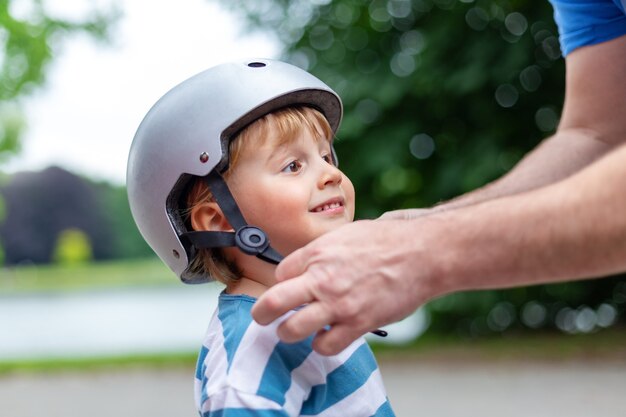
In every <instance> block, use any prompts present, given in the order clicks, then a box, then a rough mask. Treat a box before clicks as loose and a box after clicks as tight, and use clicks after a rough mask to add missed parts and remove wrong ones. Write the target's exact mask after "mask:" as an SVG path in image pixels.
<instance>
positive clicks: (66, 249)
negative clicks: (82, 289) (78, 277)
mask: <svg viewBox="0 0 626 417" xmlns="http://www.w3.org/2000/svg"><path fill="white" fill-rule="evenodd" d="M92 257H93V254H92V250H91V242H90V241H89V236H87V234H86V233H85V232H83V231H82V230H80V229H65V230H63V231H62V232H61V233H59V236H58V238H57V242H56V245H55V247H54V252H53V255H52V259H53V260H54V262H55V263H58V264H61V265H79V264H84V263H87V262H89V261H90V260H91V259H92Z"/></svg>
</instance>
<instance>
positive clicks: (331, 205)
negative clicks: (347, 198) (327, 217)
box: [315, 203, 341, 213]
mask: <svg viewBox="0 0 626 417" xmlns="http://www.w3.org/2000/svg"><path fill="white" fill-rule="evenodd" d="M337 207H341V204H340V203H331V204H324V205H323V206H320V207H316V208H315V212H316V213H319V212H321V211H326V210H331V209H334V208H337Z"/></svg>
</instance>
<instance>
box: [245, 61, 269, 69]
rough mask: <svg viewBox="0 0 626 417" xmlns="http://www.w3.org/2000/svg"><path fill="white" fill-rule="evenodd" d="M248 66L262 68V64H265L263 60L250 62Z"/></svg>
mask: <svg viewBox="0 0 626 417" xmlns="http://www.w3.org/2000/svg"><path fill="white" fill-rule="evenodd" d="M248 66H249V67H250V68H263V67H264V66H266V64H265V63H263V62H250V63H249V64H248Z"/></svg>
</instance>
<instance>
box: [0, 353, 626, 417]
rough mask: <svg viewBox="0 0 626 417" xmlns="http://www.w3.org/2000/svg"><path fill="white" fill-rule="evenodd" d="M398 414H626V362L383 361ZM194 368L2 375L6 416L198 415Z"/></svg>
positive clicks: (1, 405) (0, 393) (0, 398)
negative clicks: (192, 376) (193, 377)
mask: <svg viewBox="0 0 626 417" xmlns="http://www.w3.org/2000/svg"><path fill="white" fill-rule="evenodd" d="M381 370H382V373H383V377H384V379H385V384H386V386H387V391H388V394H389V398H390V400H391V402H392V405H393V406H394V409H395V410H396V413H397V415H398V417H413V416H418V417H419V416H424V417H456V416H459V417H473V416H476V417H496V416H497V417H503V416H506V417H529V416H532V417H544V416H545V417H548V416H550V417H553V416H559V417H560V416H564V417H605V416H606V417H609V416H611V417H613V416H626V362H624V361H608V362H607V361H597V360H594V361H587V362H586V361H576V362H574V361H570V362H558V363H554V362H538V361H517V362H496V363H485V362H479V363H476V362H469V363H467V362H464V361H462V360H459V359H456V360H453V361H447V362H446V361H437V362H428V363H421V362H419V361H416V360H412V361H409V362H406V361H399V360H398V361H391V360H388V359H386V360H383V361H382V362H381ZM192 372H193V371H192V370H191V369H181V368H173V369H172V368H166V369H161V370H159V369H156V370H153V369H123V370H116V369H112V370H99V371H95V372H63V373H52V374H23V375H5V376H2V377H0V415H1V416H6V417H34V416H38V415H44V416H46V417H78V416H81V417H82V416H90V417H105V416H106V417H110V416H115V417H125V416H128V417H144V416H145V417H166V416H167V417H173V416H176V417H178V416H180V417H185V416H196V414H195V412H194V409H193V400H192V383H191V375H192Z"/></svg>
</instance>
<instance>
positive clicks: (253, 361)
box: [127, 60, 393, 416]
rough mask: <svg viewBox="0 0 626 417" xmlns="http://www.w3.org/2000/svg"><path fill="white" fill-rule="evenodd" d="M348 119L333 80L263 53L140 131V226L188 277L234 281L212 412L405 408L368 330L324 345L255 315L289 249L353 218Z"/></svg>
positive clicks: (136, 159)
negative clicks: (342, 161) (339, 157)
mask: <svg viewBox="0 0 626 417" xmlns="http://www.w3.org/2000/svg"><path fill="white" fill-rule="evenodd" d="M340 118H341V103H340V101H339V99H338V97H337V96H336V94H335V93H334V92H332V90H330V89H329V88H328V87H327V86H326V85H324V84H323V83H321V82H320V81H319V80H317V79H316V78H314V77H313V76H311V75H310V74H308V73H306V72H304V71H302V70H300V69H298V68H296V67H293V66H290V65H288V64H284V63H281V62H277V61H268V60H262V61H253V62H248V63H241V64H226V65H222V66H218V67H215V68H212V69H210V70H207V71H205V72H204V73H201V74H199V75H197V76H195V77H192V78H191V79H189V80H187V81H185V82H184V83H182V84H180V85H179V86H177V87H175V88H174V89H173V90H171V91H170V92H169V93H168V94H166V95H165V96H164V97H163V98H161V99H160V100H159V101H158V102H157V104H155V106H154V107H153V108H152V109H151V110H150V112H149V113H148V115H146V118H145V119H144V121H143V122H142V124H141V126H140V128H139V130H138V132H137V134H136V136H135V139H134V141H133V145H132V148H131V152H130V157H129V165H128V178H127V180H128V193H129V201H130V204H131V209H132V212H133V216H134V218H135V220H136V222H137V224H138V226H139V229H140V231H141V232H142V234H143V235H144V237H145V238H146V240H147V241H148V243H149V244H150V245H151V246H152V247H153V248H154V249H155V251H156V252H157V254H158V255H159V256H160V257H161V259H163V260H164V261H165V262H166V263H167V264H168V266H170V268H171V269H172V270H173V271H174V272H175V273H177V275H179V276H180V277H181V279H183V281H185V282H199V281H206V280H210V279H217V280H219V281H221V282H222V283H224V284H225V286H226V288H225V290H224V292H222V294H221V295H220V298H219V303H218V309H217V311H216V312H215V314H214V316H213V318H212V320H211V323H210V325H209V329H208V331H207V334H206V337H205V339H204V342H203V346H202V349H201V352H200V355H199V358H198V366H197V371H196V383H195V394H196V405H197V407H198V411H199V413H200V415H201V416H259V415H264V416H265V415H267V416H300V415H324V416H393V411H392V410H391V407H390V405H389V401H388V400H387V398H386V394H385V390H384V387H383V385H382V380H381V377H380V372H379V370H378V366H377V364H376V361H375V359H374V357H373V355H372V353H371V351H370V349H369V347H368V346H367V344H366V343H365V341H364V340H363V339H359V340H357V341H356V342H354V343H353V344H352V345H351V346H350V347H349V348H348V349H346V350H345V351H343V352H341V353H340V354H338V355H335V356H330V357H326V356H321V355H319V354H317V353H315V352H314V351H313V350H312V348H311V342H312V337H310V338H309V339H307V340H305V341H303V342H300V343H296V344H285V343H283V342H281V341H280V340H279V339H278V337H277V335H276V327H277V326H278V325H279V324H280V323H281V322H282V321H283V320H284V319H285V318H287V317H288V316H289V314H287V315H285V316H283V317H282V318H281V319H279V320H277V321H276V322H274V323H273V324H271V325H269V326H266V327H264V326H260V325H258V324H257V323H255V322H254V321H253V320H252V317H251V314H250V310H251V308H252V306H253V304H254V302H255V300H256V298H257V297H258V296H260V295H261V294H262V293H263V292H264V291H265V290H266V289H267V288H269V287H271V286H272V285H273V284H274V283H275V279H274V269H275V264H276V263H278V262H279V261H280V259H281V255H286V254H289V253H291V252H293V251H294V250H296V249H297V248H300V247H302V246H303V245H305V244H307V243H308V242H310V241H311V240H313V239H314V238H316V237H318V236H320V235H321V234H323V233H325V232H327V231H329V230H333V229H335V228H337V227H340V226H341V225H343V224H346V223H348V222H351V221H352V219H353V215H354V188H353V186H352V184H351V182H350V180H349V179H348V178H347V177H346V176H345V175H344V174H343V173H342V172H341V171H340V170H339V169H338V168H337V166H336V159H335V156H334V152H333V149H332V138H333V135H334V132H335V131H336V130H337V127H338V125H339V121H340Z"/></svg>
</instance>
